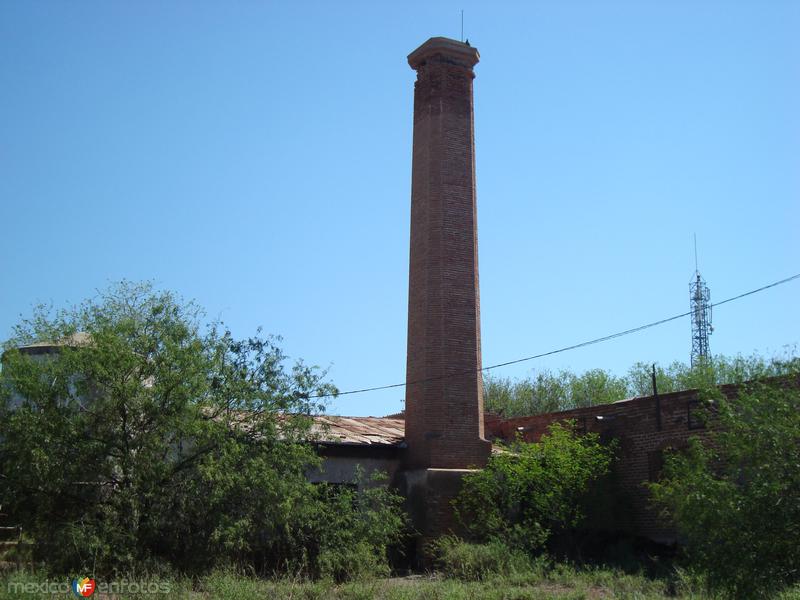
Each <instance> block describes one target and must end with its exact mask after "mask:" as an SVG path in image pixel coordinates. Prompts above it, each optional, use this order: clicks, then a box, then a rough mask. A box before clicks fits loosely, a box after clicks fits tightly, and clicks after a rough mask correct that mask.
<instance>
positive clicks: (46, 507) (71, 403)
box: [0, 283, 397, 573]
mask: <svg viewBox="0 0 800 600" xmlns="http://www.w3.org/2000/svg"><path fill="white" fill-rule="evenodd" d="M201 318H202V312H201V311H200V310H199V308H198V307H197V306H196V305H194V304H193V303H185V302H181V301H179V300H178V299H177V298H176V297H175V296H174V295H173V294H171V293H168V292H159V291H156V290H154V289H153V288H152V286H150V285H148V284H130V283H122V284H119V285H117V286H114V287H112V288H111V289H110V290H109V291H108V292H106V293H103V294H101V295H100V296H99V297H98V298H96V299H94V300H90V301H87V302H85V303H83V304H81V305H80V306H77V307H75V308H71V309H67V310H62V311H58V312H55V313H53V312H52V311H48V310H46V309H39V310H37V311H35V313H34V315H33V317H32V318H31V319H28V320H25V321H23V322H21V323H20V325H19V326H18V327H17V328H16V330H15V335H14V337H13V339H11V340H10V341H9V342H8V343H7V344H6V345H5V349H6V351H5V353H4V355H3V362H2V369H3V370H2V378H3V385H2V386H0V395H1V396H0V400H2V402H0V473H2V477H3V486H2V489H1V490H0V502H2V505H3V507H4V510H9V511H10V512H12V513H13V515H14V517H15V518H16V519H17V520H18V521H19V522H20V523H21V524H22V526H23V527H24V530H25V531H26V532H28V534H29V535H30V536H31V537H32V541H33V542H34V554H35V556H34V558H36V559H37V560H41V561H44V562H46V563H47V564H48V566H49V568H50V569H51V570H53V571H56V572H68V571H71V572H86V571H87V569H88V570H89V571H91V572H93V573H94V572H98V573H110V572H131V571H132V570H134V569H141V568H147V569H149V570H157V569H159V568H162V567H163V566H164V565H166V566H168V567H172V568H177V569H180V570H199V569H205V568H211V567H214V566H216V565H220V564H224V563H229V562H235V563H239V564H244V565H247V566H248V567H250V568H252V569H256V570H259V571H264V570H269V569H274V568H277V567H279V566H285V565H286V564H287V563H288V564H291V565H293V566H294V567H295V568H298V569H305V570H306V571H308V572H311V573H313V572H318V571H319V570H320V569H319V565H318V563H317V562H315V561H317V558H318V557H319V556H320V554H321V553H322V551H323V550H325V548H324V544H323V545H321V544H320V541H319V540H320V539H323V540H334V541H335V540H336V539H338V538H336V537H333V536H331V535H329V534H328V533H326V530H325V526H327V525H329V524H330V520H325V519H318V518H317V519H315V515H319V514H324V513H326V511H329V504H330V496H329V495H328V494H326V493H325V491H324V489H323V488H322V487H320V486H312V485H311V484H309V483H308V482H307V480H306V472H307V471H308V469H310V468H313V467H316V466H317V465H318V464H319V459H318V458H317V456H316V454H315V452H314V450H313V447H312V445H311V444H310V442H311V441H312V438H313V436H312V435H311V415H313V414H314V413H315V412H317V411H319V410H321V409H322V408H323V407H322V406H321V405H319V404H318V403H316V402H314V401H313V400H311V399H310V398H311V397H312V396H315V395H318V394H329V393H335V392H336V389H335V388H334V387H333V386H332V385H331V384H330V383H327V382H326V381H325V380H324V372H320V371H319V370H318V369H316V368H313V367H309V366H307V365H305V364H303V363H302V362H297V363H295V364H294V365H293V366H292V367H291V368H286V366H285V365H286V357H285V356H284V355H283V353H282V352H281V351H280V349H279V347H278V346H277V339H275V338H270V337H261V336H260V335H256V336H254V337H252V338H248V339H246V340H236V339H234V338H233V336H232V335H231V334H230V332H228V331H227V330H225V329H224V327H223V326H222V325H220V324H212V325H210V326H203V325H202V324H201V322H200V321H201ZM37 343H45V344H50V345H51V346H53V351H50V352H46V353H42V352H43V350H44V349H45V347H44V346H31V344H37ZM26 345H27V346H28V347H27V348H25V346H26ZM384 499H385V498H384ZM390 500H391V499H390ZM340 504H341V503H340ZM337 506H339V505H337ZM347 506H353V508H352V509H351V512H350V513H348V514H349V515H350V517H351V518H352V521H353V522H360V521H359V517H358V515H356V514H355V513H353V512H352V511H353V510H355V508H354V505H353V503H351V504H348V505H347ZM339 510H340V511H341V510H342V506H339ZM365 514H366V513H363V514H362V515H361V516H364V515H365ZM308 523H316V524H317V525H316V528H310V527H309V525H308ZM390 529H391V527H390ZM396 529H397V527H394V529H392V532H393V535H394V534H395V533H396ZM359 531H360V533H358V534H354V535H356V538H357V539H358V540H359V541H360V540H361V539H362V538H363V537H365V536H366V537H367V538H368V540H367V543H368V544H370V547H371V548H373V549H374V550H376V551H383V552H384V554H385V547H386V545H387V544H388V543H389V542H390V541H391V538H392V536H391V535H382V533H381V532H380V531H377V530H375V529H374V528H370V527H366V529H365V528H364V527H362V529H361V530H359ZM384 533H385V532H384ZM326 536H327V537H326ZM370 536H371V537H370Z"/></svg>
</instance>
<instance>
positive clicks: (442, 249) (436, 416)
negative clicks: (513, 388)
mask: <svg viewBox="0 0 800 600" xmlns="http://www.w3.org/2000/svg"><path fill="white" fill-rule="evenodd" d="M478 60H479V55H478V51H477V49H475V48H472V47H470V46H468V45H467V44H464V43H461V42H457V41H455V40H451V39H447V38H443V37H435V38H431V39H429V40H428V41H427V42H425V43H424V44H422V46H420V47H419V48H417V49H416V50H414V52H412V53H411V54H410V55H409V56H408V63H409V65H411V68H412V69H414V70H415V71H416V72H417V81H416V83H415V84H414V149H413V166H412V181H411V261H410V269H409V302H408V364H407V370H406V382H407V384H408V385H407V387H406V418H405V422H406V425H405V427H406V430H405V435H406V442H407V443H408V459H407V467H408V468H412V469H420V468H422V469H428V468H434V469H465V468H468V467H472V466H483V465H484V464H485V463H486V460H487V458H488V456H489V451H490V444H489V442H487V441H486V440H485V439H484V431H483V389H482V384H481V375H480V368H481V334H480V300H479V293H478V230H477V213H476V203H475V138H474V124H473V102H472V80H473V79H474V77H475V74H474V72H473V67H474V66H475V64H477V62H478Z"/></svg>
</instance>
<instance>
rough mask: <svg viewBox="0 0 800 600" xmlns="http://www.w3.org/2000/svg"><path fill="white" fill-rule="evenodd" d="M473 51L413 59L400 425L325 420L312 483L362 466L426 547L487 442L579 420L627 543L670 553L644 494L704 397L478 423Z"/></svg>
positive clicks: (445, 46) (447, 47)
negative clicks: (382, 483)
mask: <svg viewBox="0 0 800 600" xmlns="http://www.w3.org/2000/svg"><path fill="white" fill-rule="evenodd" d="M478 60H479V54H478V50H477V49H476V48H473V47H471V46H469V45H468V44H464V43H461V42H458V41H455V40H451V39H447V38H442V37H436V38H431V39H429V40H428V41H427V42H425V43H424V44H422V45H421V46H420V47H419V48H417V49H416V50H414V51H413V52H412V53H411V54H410V55H409V57H408V62H409V65H410V66H411V68H412V69H414V70H415V71H416V74H417V79H416V82H415V85H414V143H413V144H414V146H413V165H412V178H411V251H410V268H409V303H408V356H407V373H406V383H407V385H406V410H405V413H404V415H402V414H401V415H396V416H393V417H386V418H375V417H324V418H321V419H320V421H319V424H320V425H321V426H323V425H324V426H325V427H326V428H327V433H326V434H325V439H326V441H324V442H323V443H321V444H320V452H321V454H322V455H323V457H324V458H325V462H324V467H323V470H321V471H320V472H318V473H315V474H312V477H313V478H314V479H317V480H326V481H329V482H339V483H348V482H352V481H353V477H354V474H355V470H356V465H359V464H360V465H362V467H363V468H364V469H365V470H366V471H372V470H375V469H380V470H383V471H386V472H387V473H388V474H389V476H390V480H391V482H392V485H394V486H396V487H398V488H399V489H400V490H401V491H402V492H403V493H404V494H405V496H406V498H407V499H408V508H409V511H410V513H411V516H412V520H413V521H414V523H415V525H416V528H417V530H418V531H419V532H420V533H421V534H422V538H423V540H424V539H425V538H430V537H434V536H436V535H439V534H441V533H443V532H446V531H447V530H449V529H450V528H451V527H453V526H454V523H453V515H452V510H451V508H450V506H451V505H450V500H451V499H452V498H453V497H454V496H455V494H456V493H457V492H458V489H459V485H460V481H461V477H462V476H463V474H464V473H465V472H466V470H468V469H470V468H479V467H481V466H483V465H485V463H486V461H487V459H488V457H489V454H490V452H491V440H504V441H510V440H512V439H514V437H515V436H517V435H522V436H523V437H524V438H525V439H527V440H529V441H536V440H538V439H539V437H541V435H542V433H544V432H545V431H546V429H547V426H549V425H550V424H551V423H554V422H557V421H561V420H564V419H574V420H575V422H576V423H577V424H578V427H579V428H580V429H581V430H582V431H586V432H589V431H592V432H597V433H599V434H600V435H601V436H602V437H603V438H609V437H613V438H616V439H618V442H619V447H620V449H621V450H620V457H619V461H618V463H617V467H616V468H617V470H618V478H617V479H618V482H619V486H620V490H619V491H620V492H621V495H622V497H623V498H624V499H625V501H626V503H627V504H626V506H627V508H626V511H625V514H626V518H625V521H626V522H625V523H623V524H621V526H623V527H624V529H625V530H626V531H627V532H628V533H632V534H635V535H641V536H644V537H649V538H651V539H654V540H657V541H661V542H669V541H672V540H673V539H674V535H673V533H672V531H671V530H670V528H669V527H667V526H665V525H664V524H663V523H661V522H660V521H659V520H658V519H657V517H656V515H655V513H654V512H653V510H652V509H651V508H650V507H649V502H648V495H647V491H646V489H645V487H644V485H643V484H644V483H645V482H647V481H649V480H653V479H655V478H657V477H658V475H659V472H660V469H661V465H662V454H663V451H664V449H665V448H667V447H682V446H683V445H685V443H686V440H687V438H688V437H689V436H690V435H693V434H697V433H698V431H696V430H697V429H700V428H702V427H703V425H702V422H701V421H700V420H699V419H697V418H695V416H694V411H696V408H697V406H698V402H697V399H696V392H694V391H686V392H678V393H673V394H666V395H663V396H660V397H659V396H650V397H643V398H632V399H629V400H625V401H622V402H617V403H615V404H611V405H604V406H595V407H591V408H584V409H576V410H572V411H566V412H563V413H552V414H547V415H537V416H532V417H522V418H514V419H505V420H504V419H501V418H498V417H496V416H487V415H484V410H483V397H482V384H481V376H480V370H481V334H480V295H479V285H478V280H479V278H478V242H477V210H476V193H475V138H474V118H473V79H474V77H475V74H474V67H475V65H476V64H477V63H478Z"/></svg>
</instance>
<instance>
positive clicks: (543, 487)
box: [455, 424, 612, 552]
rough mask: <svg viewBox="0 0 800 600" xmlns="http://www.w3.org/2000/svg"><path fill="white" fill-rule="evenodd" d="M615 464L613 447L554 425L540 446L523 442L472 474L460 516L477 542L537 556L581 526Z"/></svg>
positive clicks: (459, 500)
mask: <svg viewBox="0 0 800 600" xmlns="http://www.w3.org/2000/svg"><path fill="white" fill-rule="evenodd" d="M611 459H612V448H610V447H606V446H602V445H601V444H600V442H599V439H598V437H597V436H596V435H595V434H587V435H583V436H580V435H577V434H575V433H574V432H573V431H572V429H571V428H570V427H565V426H562V425H560V424H555V425H552V426H551V427H550V429H549V433H548V434H547V435H544V436H542V439H541V441H540V442H539V443H536V444H528V443H523V442H517V443H515V444H513V445H511V446H509V447H508V448H506V449H504V451H502V452H501V453H498V454H495V455H493V456H492V457H491V458H490V459H489V463H488V465H487V466H486V468H485V469H483V470H482V471H476V472H474V473H470V474H469V475H467V476H466V477H465V478H464V484H463V487H462V490H461V492H460V494H459V496H458V497H457V499H456V501H455V508H456V513H457V515H458V518H459V520H460V521H461V523H462V524H463V525H464V527H465V529H466V530H467V531H468V533H469V535H470V537H471V538H472V539H473V540H475V541H479V542H486V541H490V540H503V541H505V542H506V543H508V544H510V545H511V546H513V547H516V548H521V549H525V550H528V551H529V552H537V551H539V550H540V549H541V548H542V547H543V546H544V544H545V542H547V540H548V539H549V538H550V537H551V535H553V534H558V533H563V532H568V531H570V530H572V529H574V528H576V527H577V526H578V525H579V524H580V523H581V521H582V519H583V518H584V515H585V510H584V501H585V500H586V498H587V495H588V493H589V492H590V490H591V486H592V484H593V483H594V482H596V481H597V480H598V479H600V478H601V477H603V476H604V475H605V474H606V473H607V472H608V469H609V466H610V464H611Z"/></svg>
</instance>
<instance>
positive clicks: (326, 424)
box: [314, 415, 405, 446]
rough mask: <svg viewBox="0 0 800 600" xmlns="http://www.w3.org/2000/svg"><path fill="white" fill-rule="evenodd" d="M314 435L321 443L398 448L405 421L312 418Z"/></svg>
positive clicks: (332, 417) (361, 418) (363, 418)
mask: <svg viewBox="0 0 800 600" xmlns="http://www.w3.org/2000/svg"><path fill="white" fill-rule="evenodd" d="M314 433H315V434H317V435H318V436H319V440H320V441H321V442H322V443H328V444H355V445H359V446H371V445H380V446H399V445H400V444H402V443H403V442H404V438H405V421H404V420H403V419H397V418H387V417H336V416H329V415H321V416H317V417H314Z"/></svg>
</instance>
